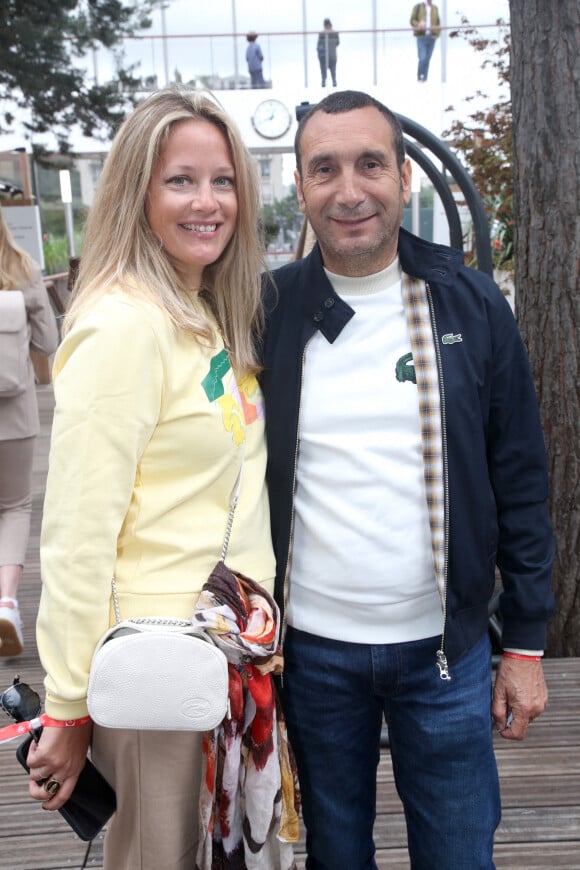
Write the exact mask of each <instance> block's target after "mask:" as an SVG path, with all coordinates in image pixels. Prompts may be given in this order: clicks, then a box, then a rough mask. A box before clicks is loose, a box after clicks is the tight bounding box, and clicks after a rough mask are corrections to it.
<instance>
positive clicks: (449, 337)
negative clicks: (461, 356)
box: [441, 332, 463, 344]
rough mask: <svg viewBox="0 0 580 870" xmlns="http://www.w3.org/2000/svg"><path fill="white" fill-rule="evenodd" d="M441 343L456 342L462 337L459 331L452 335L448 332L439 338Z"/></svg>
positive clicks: (461, 339)
mask: <svg viewBox="0 0 580 870" xmlns="http://www.w3.org/2000/svg"><path fill="white" fill-rule="evenodd" d="M441 341H442V343H443V344H457V342H458V341H463V337H462V335H461V333H460V332H458V333H457V335H453V333H452V332H448V333H447V335H444V336H443V337H442V339H441Z"/></svg>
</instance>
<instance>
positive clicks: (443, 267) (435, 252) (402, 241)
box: [399, 227, 463, 287]
mask: <svg viewBox="0 0 580 870" xmlns="http://www.w3.org/2000/svg"><path fill="white" fill-rule="evenodd" d="M399 259H400V261H401V268H402V270H403V272H404V273H405V274H406V275H411V276H412V277H413V278H421V280H423V281H427V282H429V281H432V282H437V283H439V284H443V285H445V286H448V287H450V286H452V284H453V282H454V280H455V276H456V275H457V271H458V269H459V267H460V266H462V265H463V253H462V252H461V251H458V250H456V249H455V248H450V247H448V246H447V245H436V244H435V243H434V242H426V241H425V239H420V238H419V237H418V236H413V235H412V234H411V233H408V232H407V230H404V229H403V228H402V227H401V228H400V229H399Z"/></svg>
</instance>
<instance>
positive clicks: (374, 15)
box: [372, 0, 378, 87]
mask: <svg viewBox="0 0 580 870" xmlns="http://www.w3.org/2000/svg"><path fill="white" fill-rule="evenodd" d="M372 6H373V13H372V18H373V84H374V85H375V87H376V86H377V84H378V69H377V0H372Z"/></svg>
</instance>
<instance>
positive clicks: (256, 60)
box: [246, 30, 266, 88]
mask: <svg viewBox="0 0 580 870" xmlns="http://www.w3.org/2000/svg"><path fill="white" fill-rule="evenodd" d="M257 39H258V34H257V33H255V32H254V31H253V30H251V31H250V33H248V34H247V36H246V40H247V41H248V47H247V48H246V61H247V63H248V72H249V73H250V79H251V86H252V87H253V88H265V87H266V82H265V81H264V72H263V69H262V64H263V63H264V55H263V54H262V49H261V48H260V43H259V42H257V41H256V40H257Z"/></svg>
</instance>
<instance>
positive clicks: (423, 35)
mask: <svg viewBox="0 0 580 870" xmlns="http://www.w3.org/2000/svg"><path fill="white" fill-rule="evenodd" d="M411 27H412V28H413V35H414V36H415V37H416V39H417V54H418V56H419V65H418V67H417V81H419V82H426V81H427V76H428V75H429V64H430V62H431V55H432V54H433V49H434V48H435V40H436V39H437V37H438V36H439V34H440V33H441V21H440V19H439V10H438V8H437V6H435V5H434V4H433V3H431V0H426V2H425V3H416V4H415V6H413V11H412V13H411Z"/></svg>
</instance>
